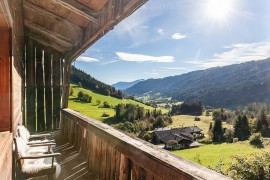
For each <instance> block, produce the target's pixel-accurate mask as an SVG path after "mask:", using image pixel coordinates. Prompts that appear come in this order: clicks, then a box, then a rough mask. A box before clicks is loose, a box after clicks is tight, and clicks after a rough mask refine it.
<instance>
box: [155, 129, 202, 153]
mask: <svg viewBox="0 0 270 180" xmlns="http://www.w3.org/2000/svg"><path fill="white" fill-rule="evenodd" d="M197 137H203V133H202V130H201V129H200V128H199V127H197V126H191V127H182V128H159V129H155V130H154V131H153V132H152V133H151V142H152V143H153V144H165V145H166V144H167V143H168V142H169V141H170V140H175V141H177V143H178V144H179V145H180V147H181V149H183V148H191V147H198V146H199V144H198V143H194V142H195V141H194V139H196V138H197Z"/></svg>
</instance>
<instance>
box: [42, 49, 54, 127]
mask: <svg viewBox="0 0 270 180" xmlns="http://www.w3.org/2000/svg"><path fill="white" fill-rule="evenodd" d="M44 72H45V73H44V74H45V105H46V129H47V130H51V129H52V118H53V115H52V87H51V86H52V59H51V51H50V50H49V49H46V50H45V51H44Z"/></svg>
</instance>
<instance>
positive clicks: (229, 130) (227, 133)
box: [224, 127, 234, 143]
mask: <svg viewBox="0 0 270 180" xmlns="http://www.w3.org/2000/svg"><path fill="white" fill-rule="evenodd" d="M224 138H225V139H226V142H228V143H232V142H233V138H234V128H233V127H229V128H227V129H226V130H225V133H224Z"/></svg>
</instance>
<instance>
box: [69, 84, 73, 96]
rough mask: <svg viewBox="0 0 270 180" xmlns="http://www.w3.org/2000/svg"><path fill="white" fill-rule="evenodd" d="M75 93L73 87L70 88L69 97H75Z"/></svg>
mask: <svg viewBox="0 0 270 180" xmlns="http://www.w3.org/2000/svg"><path fill="white" fill-rule="evenodd" d="M73 93H74V90H73V87H72V86H70V88H69V95H70V96H72V95H73Z"/></svg>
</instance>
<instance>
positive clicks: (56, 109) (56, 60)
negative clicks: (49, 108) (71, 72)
mask: <svg viewBox="0 0 270 180" xmlns="http://www.w3.org/2000/svg"><path fill="white" fill-rule="evenodd" d="M52 63H53V129H57V128H58V127H59V122H60V109H61V89H60V76H61V57H60V54H59V53H57V52H54V53H53V61H52Z"/></svg>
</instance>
